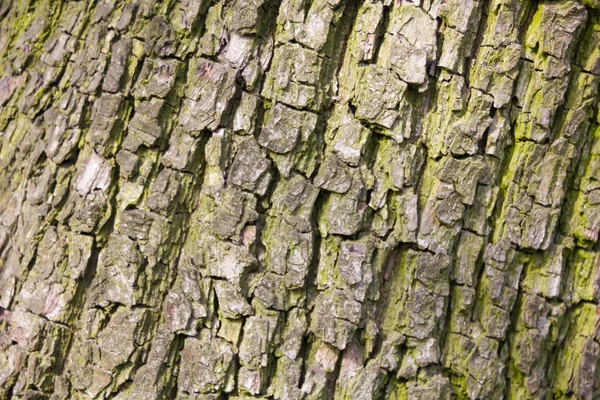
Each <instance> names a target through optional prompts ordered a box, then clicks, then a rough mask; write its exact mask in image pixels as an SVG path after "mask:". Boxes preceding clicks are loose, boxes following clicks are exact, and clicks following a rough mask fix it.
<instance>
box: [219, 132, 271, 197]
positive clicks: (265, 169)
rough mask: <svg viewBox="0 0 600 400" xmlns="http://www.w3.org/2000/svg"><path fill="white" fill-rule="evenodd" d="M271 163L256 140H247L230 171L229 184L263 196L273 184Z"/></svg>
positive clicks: (242, 144)
mask: <svg viewBox="0 0 600 400" xmlns="http://www.w3.org/2000/svg"><path fill="white" fill-rule="evenodd" d="M270 168H271V161H270V160H269V159H268V158H267V157H266V153H265V152H264V151H263V150H262V149H261V148H260V147H258V146H257V145H256V143H255V142H254V140H252V139H249V140H246V141H244V142H242V143H240V145H239V150H238V152H237V154H236V156H235V158H234V160H233V163H232V164H231V169H230V170H229V178H228V180H229V182H231V183H233V184H234V185H236V186H239V187H240V188H242V189H246V190H249V191H252V192H255V193H257V194H258V195H260V196H262V195H264V194H265V192H266V191H267V189H268V187H269V184H270V182H271V178H272V174H271V171H270Z"/></svg>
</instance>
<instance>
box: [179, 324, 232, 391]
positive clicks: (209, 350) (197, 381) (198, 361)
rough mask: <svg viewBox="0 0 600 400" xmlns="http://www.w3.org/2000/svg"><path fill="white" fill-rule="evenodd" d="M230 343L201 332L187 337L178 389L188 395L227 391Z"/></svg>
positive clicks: (230, 359) (228, 388) (228, 385)
mask: <svg viewBox="0 0 600 400" xmlns="http://www.w3.org/2000/svg"><path fill="white" fill-rule="evenodd" d="M234 354H235V353H234V349H233V346H232V345H230V344H229V343H227V342H226V341H224V340H222V339H220V338H216V337H212V336H211V335H210V333H208V332H207V331H203V332H202V333H201V334H200V337H199V338H186V339H185V342H184V347H183V350H182V352H181V366H182V368H181V372H180V376H179V385H178V388H179V391H181V392H183V393H185V394H189V395H197V394H208V393H218V392H219V391H224V392H230V391H231V390H232V389H233V387H231V385H230V383H229V379H228V374H229V370H230V366H231V361H232V360H233V357H234Z"/></svg>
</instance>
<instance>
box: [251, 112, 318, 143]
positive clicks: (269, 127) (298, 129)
mask: <svg viewBox="0 0 600 400" xmlns="http://www.w3.org/2000/svg"><path fill="white" fill-rule="evenodd" d="M316 122H317V116H316V115H315V114H313V113H308V112H303V111H296V110H294V109H292V108H289V107H286V106H284V105H282V104H281V103H277V104H275V106H274V107H273V108H272V109H271V110H269V111H267V115H266V117H265V126H264V128H263V129H262V131H261V133H260V135H259V136H258V143H259V144H260V145H261V146H263V147H265V148H267V149H268V150H271V151H273V152H275V153H279V154H285V153H289V152H290V151H292V150H293V149H294V148H295V147H296V144H297V143H298V140H305V138H306V137H307V136H309V135H310V134H311V133H312V131H313V129H314V127H315V125H316Z"/></svg>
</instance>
